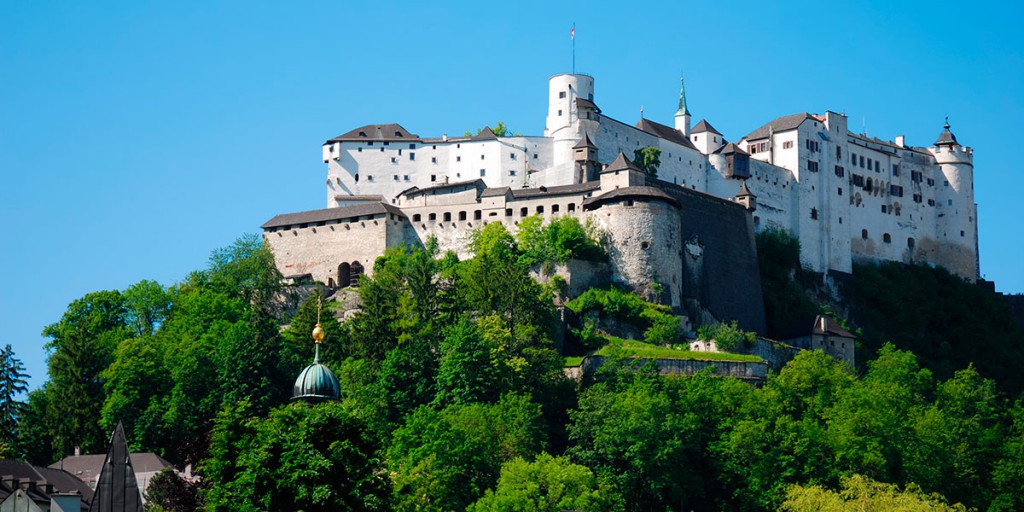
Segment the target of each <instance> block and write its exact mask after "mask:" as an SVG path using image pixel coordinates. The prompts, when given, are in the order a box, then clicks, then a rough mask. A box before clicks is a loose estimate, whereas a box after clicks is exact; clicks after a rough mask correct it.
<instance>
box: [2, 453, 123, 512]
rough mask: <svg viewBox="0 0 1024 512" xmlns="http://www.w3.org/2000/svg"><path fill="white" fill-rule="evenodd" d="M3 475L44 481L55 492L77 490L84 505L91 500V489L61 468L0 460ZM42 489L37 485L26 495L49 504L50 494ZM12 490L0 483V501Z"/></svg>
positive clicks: (12, 490)
mask: <svg viewBox="0 0 1024 512" xmlns="http://www.w3.org/2000/svg"><path fill="white" fill-rule="evenodd" d="M100 457H101V458H102V457H103V456H102V455H101V456H100ZM102 464H103V461H102V460H101V461H100V465H102ZM3 476H12V477H14V478H17V479H22V478H27V479H29V480H30V481H32V482H40V481H45V482H46V483H49V484H51V485H53V491H54V492H55V493H71V492H78V493H79V494H81V495H82V503H83V504H84V505H88V503H89V502H90V501H91V500H92V489H90V488H89V486H88V485H87V484H86V483H85V482H83V481H82V480H81V479H79V478H76V477H75V476H74V475H72V474H71V473H69V472H68V471H64V470H61V469H56V468H45V467H42V466H33V465H31V464H29V463H27V462H21V461H16V460H0V477H3ZM44 490H45V489H43V488H40V487H38V486H37V487H36V490H35V491H30V492H28V495H29V497H31V498H32V499H33V501H39V502H46V503H47V504H49V501H50V497H49V496H50V495H49V494H45V493H44ZM12 492H14V489H12V488H10V487H8V486H7V485H6V484H4V483H0V501H3V500H4V499H6V498H7V496H8V495H10V494H11V493H12Z"/></svg>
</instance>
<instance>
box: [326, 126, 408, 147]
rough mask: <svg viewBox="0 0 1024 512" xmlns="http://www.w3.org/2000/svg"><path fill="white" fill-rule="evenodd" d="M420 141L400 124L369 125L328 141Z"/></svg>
mask: <svg viewBox="0 0 1024 512" xmlns="http://www.w3.org/2000/svg"><path fill="white" fill-rule="evenodd" d="M419 140H420V136H419V135H414V134H412V133H409V130H406V129H405V128H402V125H400V124H398V123H388V124H368V125H366V126H360V127H359V128H356V129H355V130H352V131H350V132H347V133H344V134H342V135H338V136H337V137H335V138H333V139H330V140H328V141H327V142H328V143H331V142H355V141H367V142H369V141H374V142H376V141H407V142H418V141H419Z"/></svg>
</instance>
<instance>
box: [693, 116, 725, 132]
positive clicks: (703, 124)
mask: <svg viewBox="0 0 1024 512" xmlns="http://www.w3.org/2000/svg"><path fill="white" fill-rule="evenodd" d="M704 132H708V133H714V134H716V135H721V134H722V132H720V131H718V130H716V129H715V127H714V126H711V123H709V122H707V121H706V120H704V119H701V120H700V122H699V123H697V126H694V127H693V130H692V131H691V133H704Z"/></svg>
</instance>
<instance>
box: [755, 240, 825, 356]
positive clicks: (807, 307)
mask: <svg viewBox="0 0 1024 512" xmlns="http://www.w3.org/2000/svg"><path fill="white" fill-rule="evenodd" d="M755 239H756V242H757V264H758V269H759V270H760V272H761V294H762V296H763V298H764V314H765V322H766V323H767V325H768V335H769V336H775V335H777V333H779V332H781V331H782V330H783V329H786V328H788V327H790V325H791V324H792V323H793V322H795V321H796V320H797V319H799V318H801V317H804V316H807V315H813V314H816V313H818V312H819V308H818V306H817V305H815V304H814V302H812V301H811V299H810V298H808V297H807V295H806V294H805V293H804V291H803V288H802V287H801V286H800V283H799V282H798V281H797V280H796V279H794V277H795V276H800V275H801V272H802V271H803V270H802V268H801V266H800V240H799V239H797V238H796V237H794V236H792V235H790V234H789V233H788V232H787V231H785V230H783V229H778V228H769V229H765V230H763V231H761V232H760V233H758V234H757V235H756V237H755Z"/></svg>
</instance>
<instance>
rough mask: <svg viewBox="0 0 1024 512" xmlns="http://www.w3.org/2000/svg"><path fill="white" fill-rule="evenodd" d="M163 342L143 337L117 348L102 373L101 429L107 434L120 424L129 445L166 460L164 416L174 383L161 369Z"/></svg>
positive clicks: (124, 342)
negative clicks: (103, 398)
mask: <svg viewBox="0 0 1024 512" xmlns="http://www.w3.org/2000/svg"><path fill="white" fill-rule="evenodd" d="M163 341H164V339H163V338H160V337H153V336H145V337H140V338H129V339H127V340H125V341H122V342H121V344H120V345H118V347H117V350H116V351H115V352H114V360H113V362H112V363H111V364H110V365H109V366H107V368H106V369H105V370H103V373H102V376H103V388H104V391H105V393H106V398H105V400H104V402H103V409H102V410H101V415H102V417H101V421H100V425H101V426H102V427H103V430H104V431H109V430H113V428H114V427H115V426H116V425H117V422H118V421H121V422H122V423H123V424H124V426H125V432H126V433H127V434H128V436H129V439H128V442H129V444H130V445H132V446H133V447H135V448H136V449H139V450H144V451H153V452H156V453H159V454H161V455H164V456H166V455H167V453H166V452H165V449H166V447H167V446H168V444H169V443H168V439H167V438H166V436H165V434H166V429H165V424H164V414H165V413H166V412H167V401H166V397H167V396H168V395H169V394H170V392H171V389H172V387H173V385H174V383H173V382H172V380H171V374H170V372H169V371H168V370H167V367H166V366H165V365H164V359H165V357H166V354H165V347H164V343H163Z"/></svg>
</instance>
